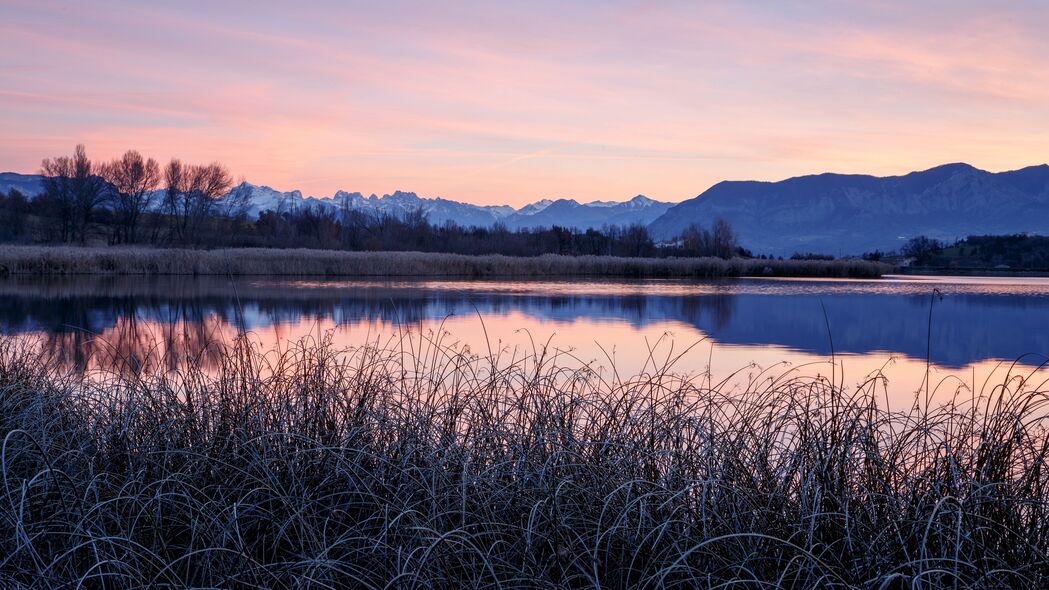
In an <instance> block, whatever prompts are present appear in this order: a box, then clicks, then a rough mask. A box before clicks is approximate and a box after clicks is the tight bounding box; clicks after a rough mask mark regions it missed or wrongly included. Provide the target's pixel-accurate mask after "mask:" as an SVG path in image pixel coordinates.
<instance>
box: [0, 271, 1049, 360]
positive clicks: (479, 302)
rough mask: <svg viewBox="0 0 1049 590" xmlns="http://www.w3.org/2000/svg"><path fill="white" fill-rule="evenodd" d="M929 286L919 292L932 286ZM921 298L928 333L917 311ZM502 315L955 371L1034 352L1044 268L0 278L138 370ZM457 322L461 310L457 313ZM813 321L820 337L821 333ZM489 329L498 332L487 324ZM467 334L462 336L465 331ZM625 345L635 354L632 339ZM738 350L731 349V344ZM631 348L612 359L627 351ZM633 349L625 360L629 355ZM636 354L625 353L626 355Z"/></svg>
mask: <svg viewBox="0 0 1049 590" xmlns="http://www.w3.org/2000/svg"><path fill="white" fill-rule="evenodd" d="M934 288H936V289H937V290H938V292H940V293H942V297H937V298H935V301H934V297H933V289H934ZM930 305H931V306H933V307H932V322H931V341H930V339H929V334H930V332H929V330H930V323H929V311H930ZM478 317H480V318H481V321H484V322H487V323H500V322H498V321H497V320H498V319H499V318H502V319H506V318H509V317H513V318H514V322H515V323H514V324H513V325H510V326H505V330H506V331H509V332H512V331H513V330H514V329H517V328H527V329H529V330H531V331H532V332H536V335H537V336H538V337H540V339H543V338H545V336H544V335H543V332H551V331H561V332H562V333H565V332H570V333H572V334H571V335H570V338H569V340H572V339H573V338H574V339H575V340H576V341H587V342H592V341H594V340H598V341H600V340H599V338H601V337H602V333H601V332H602V330H603V329H604V327H607V326H612V325H617V326H620V332H621V333H623V332H624V331H625V332H626V333H634V334H637V335H638V337H639V338H640V336H641V335H643V334H645V333H650V332H652V331H653V330H657V331H673V332H674V336H675V337H676V338H680V339H684V340H688V341H696V340H700V339H703V338H709V339H710V340H711V341H712V342H715V343H717V344H718V345H719V346H722V347H728V348H735V349H737V350H736V352H739V353H748V354H749V355H750V357H751V358H750V359H749V360H752V361H757V362H762V361H766V364H768V363H773V362H776V361H778V360H779V359H780V357H782V355H783V352H784V351H789V352H795V353H803V354H807V355H816V356H828V355H830V354H831V352H832V346H833V351H834V352H836V353H838V354H845V355H850V354H851V355H858V356H865V355H866V356H871V357H872V358H873V357H874V356H878V357H879V358H883V357H886V356H894V357H899V358H903V359H910V360H924V358H925V356H926V354H927V351H929V350H931V355H932V361H933V362H934V363H935V364H937V365H938V366H940V367H943V368H947V369H958V368H962V367H967V366H970V365H972V364H974V363H980V362H984V361H988V360H992V359H1005V360H1013V359H1016V358H1019V357H1022V356H1023V355H1029V354H1033V356H1028V357H1025V362H1027V363H1028V364H1031V365H1037V364H1038V363H1040V362H1041V361H1042V358H1043V357H1041V356H1039V355H1043V354H1045V353H1047V352H1049V282H1047V281H1044V280H1012V281H1008V280H1006V281H1003V280H991V281H975V280H961V281H947V280H942V279H941V280H884V281H783V280H779V281H777V280H743V281H732V282H698V283H697V282H682V281H645V282H617V281H584V282H578V281H576V282H572V281H557V282H497V281H458V282H457V281H421V282H420V281H414V282H375V281H337V282H336V281H332V282H328V281H284V280H272V279H265V280H263V279H249V280H245V279H238V280H236V281H230V280H228V279H227V280H224V279H216V278H198V279H192V278H186V277H151V278H140V277H131V278H127V277H125V278H117V277H83V278H65V279H26V278H10V279H6V280H3V281H0V330H2V331H3V332H4V333H7V334H31V335H34V336H36V337H39V338H40V339H41V341H42V342H43V343H44V344H45V345H46V347H47V348H48V349H50V350H51V351H53V352H54V353H55V354H56V355H58V356H59V357H60V358H62V359H63V360H64V361H65V362H67V363H69V364H70V365H72V366H75V367H77V368H79V369H87V368H90V367H92V366H101V365H106V364H108V365H111V368H113V367H116V368H121V369H124V368H126V369H131V370H140V369H143V368H162V367H164V368H174V367H177V366H178V365H179V364H180V363H185V362H198V363H201V364H204V365H213V364H215V363H217V362H218V360H219V358H220V355H221V351H222V343H224V342H228V341H229V340H230V339H231V338H232V337H234V336H235V335H237V334H242V333H245V332H255V333H259V334H264V335H265V337H266V338H269V339H271V340H273V341H274V342H279V341H280V340H282V339H289V338H293V337H295V336H298V335H302V334H303V333H315V332H317V331H323V330H327V329H333V328H334V329H336V330H338V331H340V332H341V333H342V334H343V336H344V338H343V339H344V341H345V342H346V343H348V344H351V345H352V344H360V343H361V342H362V341H363V340H364V338H366V337H369V336H370V337H374V336H376V335H377V334H379V333H382V332H390V331H395V330H398V329H403V328H406V327H408V328H410V327H420V328H421V327H426V326H431V327H432V325H434V324H437V323H440V322H442V321H443V320H445V319H446V318H459V319H460V320H461V321H460V322H459V323H458V324H457V328H458V329H459V330H464V329H469V328H468V321H475V320H476V319H477V318H478ZM466 320H468V321H466ZM828 325H829V327H830V333H829V334H828ZM489 336H490V337H491V338H498V339H501V340H505V339H509V336H508V334H506V333H505V332H500V333H496V334H489ZM467 339H469V338H467ZM636 348H637V350H638V351H637V352H631V351H630V350H629V349H628V348H626V347H625V346H624V348H621V349H620V350H619V352H620V353H621V354H622V355H623V356H625V357H630V356H631V355H642V354H643V353H642V352H641V351H642V350H643V347H636ZM733 356H734V357H737V356H738V357H740V358H745V357H746V354H742V355H733ZM630 360H631V359H629V358H628V359H627V361H628V362H629V361H630ZM635 360H636V359H635ZM635 364H636V363H635Z"/></svg>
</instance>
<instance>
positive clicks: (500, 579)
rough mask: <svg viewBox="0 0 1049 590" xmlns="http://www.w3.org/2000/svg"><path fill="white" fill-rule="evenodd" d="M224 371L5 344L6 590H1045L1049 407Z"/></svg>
mask: <svg viewBox="0 0 1049 590" xmlns="http://www.w3.org/2000/svg"><path fill="white" fill-rule="evenodd" d="M223 358H224V360H223V364H222V366H221V368H220V369H218V370H216V371H214V372H208V373H205V372H202V371H200V370H197V369H194V368H192V367H189V368H186V369H184V370H182V371H180V372H177V373H165V374H152V375H139V376H135V375H129V374H123V375H112V374H110V375H94V376H92V377H90V378H85V377H83V376H77V375H74V374H70V373H67V372H65V371H63V370H62V369H61V368H60V367H59V366H58V365H56V364H54V363H50V362H48V361H47V360H46V358H42V356H41V353H40V351H39V350H37V349H34V348H33V347H32V346H30V345H28V344H25V343H24V342H23V341H18V340H11V339H8V340H3V341H2V342H0V435H2V445H0V474H2V482H0V587H2V588H60V587H61V588H75V587H87V588H145V587H150V588H153V587H172V588H175V587H178V588H182V587H222V588H255V587H266V588H394V587H396V588H416V587H428V588H459V587H485V588H489V587H491V588H527V587H571V588H576V587H604V588H624V587H639V588H667V587H681V588H691V587H712V588H713V587H717V588H729V587H756V588H816V587H827V588H831V587H833V588H846V587H858V588H941V587H944V588H947V587H949V588H961V587H980V588H1016V587H1027V588H1039V587H1046V584H1047V583H1049V561H1047V558H1049V554H1047V551H1049V435H1047V431H1046V425H1047V421H1046V415H1047V414H1046V401H1047V400H1046V396H1045V395H1044V394H1043V393H1040V392H1039V391H1038V385H1039V384H1033V383H1030V382H1028V381H1027V380H1025V379H1023V378H1021V377H1017V378H1015V379H1011V380H1009V381H1006V382H1004V383H1001V384H999V385H998V386H996V387H990V388H988V389H987V390H986V391H984V392H982V393H981V394H979V395H977V394H972V395H971V397H970V396H966V395H959V396H956V397H955V399H954V400H953V402H951V403H948V404H944V405H937V406H934V407H927V406H925V405H924V403H916V405H915V407H914V409H912V410H911V411H908V412H891V411H889V410H887V409H885V407H884V406H883V405H881V404H879V401H878V400H879V399H881V397H880V396H881V395H882V394H883V393H884V392H883V391H882V389H883V386H884V384H883V383H882V381H881V379H879V378H877V377H875V378H872V379H871V380H869V381H868V382H866V383H865V384H863V385H861V386H859V387H856V388H845V387H842V386H840V385H836V384H834V383H831V382H830V381H827V380H825V379H819V378H801V377H797V376H792V375H791V374H785V375H781V376H778V377H774V378H768V379H763V380H755V381H753V382H751V385H750V386H748V387H746V388H744V389H743V390H731V391H730V390H729V389H728V388H727V387H726V386H724V385H718V384H717V383H711V382H710V379H709V378H707V377H705V376H703V375H699V376H691V377H690V376H683V375H678V374H675V372H674V370H673V365H672V364H671V363H668V364H667V365H663V366H652V365H651V364H650V365H649V366H648V368H647V370H646V371H644V372H643V373H642V374H639V375H636V376H633V377H630V378H625V377H623V378H618V377H616V378H611V377H605V376H604V375H607V373H598V372H595V371H594V370H593V369H592V368H591V367H590V366H588V365H586V364H582V363H579V362H577V361H575V360H573V359H571V358H570V357H568V356H565V355H563V354H561V355H559V354H554V353H550V352H548V351H545V350H543V349H538V350H536V351H535V352H534V353H529V354H527V355H523V356H522V355H519V354H516V353H509V352H506V351H503V352H501V353H500V352H499V351H494V352H492V353H490V354H489V353H488V351H485V353H484V354H482V355H481V356H479V357H478V356H473V355H471V354H470V353H469V352H468V351H466V350H463V349H460V348H457V347H456V346H450V345H446V344H444V343H442V342H441V341H439V340H436V341H435V340H422V339H418V340H409V341H404V340H402V341H398V342H391V343H389V344H384V345H378V344H377V345H374V346H369V347H365V348H361V349H356V350H352V351H339V350H335V349H334V348H332V346H331V345H330V344H329V343H327V342H324V341H321V342H306V341H304V342H301V343H299V344H298V345H296V346H293V347H291V348H290V349H288V350H284V351H271V352H264V351H261V350H258V349H257V348H256V347H254V346H253V345H251V344H250V343H249V342H247V341H239V342H237V343H235V345H233V346H232V348H230V350H229V351H228V354H226V355H224V357H223Z"/></svg>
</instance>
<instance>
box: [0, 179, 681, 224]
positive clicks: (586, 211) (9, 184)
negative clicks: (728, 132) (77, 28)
mask: <svg viewBox="0 0 1049 590" xmlns="http://www.w3.org/2000/svg"><path fill="white" fill-rule="evenodd" d="M11 189H18V190H19V191H21V192H22V193H23V194H25V195H26V196H29V197H33V196H36V195H37V194H39V193H41V192H43V186H42V182H41V177H40V176H39V175H37V174H18V173H15V172H2V173H0V192H3V193H7V192H9V191H10V190H11ZM244 191H246V192H247V193H248V195H247V210H248V215H249V216H250V217H253V218H255V217H258V216H259V214H260V213H262V212H263V211H266V210H272V211H290V210H297V209H302V208H304V207H316V208H321V209H328V210H341V209H342V207H344V206H345V207H348V208H350V209H354V210H359V211H365V212H368V213H373V214H391V215H398V216H400V215H404V214H406V213H409V212H413V211H421V212H422V213H423V214H425V215H426V218H427V219H428V220H429V221H430V223H433V224H435V225H443V224H445V223H448V222H454V223H456V224H458V225H461V226H466V227H489V226H493V225H495V224H496V223H503V224H505V225H506V226H507V227H509V228H510V229H519V228H535V227H549V226H552V225H560V226H564V227H573V228H578V229H587V228H591V227H593V228H600V227H602V226H605V225H631V224H635V223H639V224H642V225H648V223H650V222H651V221H652V220H654V219H655V218H657V217H659V216H660V215H662V214H663V213H664V212H665V211H666V210H667V209H669V208H670V207H672V206H673V203H663V202H659V201H654V200H652V199H649V198H648V197H644V196H641V195H638V196H636V197H634V198H633V199H630V200H629V201H625V202H615V201H593V202H590V203H579V202H577V201H575V200H572V199H558V200H556V201H554V200H549V199H544V200H542V201H537V202H535V203H530V204H528V205H525V206H523V207H521V208H520V209H514V208H513V207H510V206H509V205H473V204H470V203H461V202H458V201H451V200H448V199H443V198H440V197H437V198H427V197H420V196H419V195H417V194H415V193H413V192H405V191H395V192H393V193H392V194H387V195H383V196H381V197H380V196H377V195H369V196H364V195H363V194H361V193H359V192H347V191H338V192H336V193H335V194H334V195H332V196H331V197H306V196H303V194H302V191H298V190H293V191H286V192H282V191H278V190H276V189H273V188H271V187H268V186H261V185H255V184H251V183H249V182H243V183H241V184H239V185H237V186H235V187H233V189H231V191H230V192H231V193H234V192H244Z"/></svg>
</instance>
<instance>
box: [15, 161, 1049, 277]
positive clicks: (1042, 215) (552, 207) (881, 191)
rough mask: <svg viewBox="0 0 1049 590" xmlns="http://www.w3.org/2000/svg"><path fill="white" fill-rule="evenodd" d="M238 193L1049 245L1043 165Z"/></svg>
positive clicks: (875, 243)
mask: <svg viewBox="0 0 1049 590" xmlns="http://www.w3.org/2000/svg"><path fill="white" fill-rule="evenodd" d="M11 188H17V189H18V190H20V191H22V192H23V193H25V194H27V195H35V194H37V193H39V192H40V177H39V176H37V175H31V174H28V175H27V174H16V173H10V172H8V173H0V192H7V191H9V190H10V189H11ZM233 190H234V191H248V192H249V197H248V203H249V214H250V215H252V216H257V215H258V214H259V213H260V212H261V211H264V210H266V209H272V210H282V209H283V210H291V209H297V208H302V207H320V208H335V209H339V208H342V207H344V206H345V207H349V208H352V209H357V210H362V211H368V212H373V213H389V214H395V215H401V214H404V213H407V212H410V211H421V212H422V213H424V214H425V215H426V216H427V219H428V220H429V221H430V222H431V223H434V224H438V225H439V224H443V223H446V222H449V221H451V222H455V223H458V224H460V225H463V226H491V225H494V224H496V223H502V224H504V225H506V226H507V227H509V228H511V229H518V228H535V227H549V226H551V225H561V226H566V227H574V228H579V229H585V228H589V227H594V228H600V227H602V226H605V225H629V224H634V223H639V224H643V225H646V226H647V227H648V228H649V231H650V232H651V234H652V235H653V237H655V238H656V239H659V240H670V239H673V238H674V237H675V236H678V235H680V234H681V232H682V231H683V230H684V229H686V228H687V227H688V226H689V225H691V224H697V225H699V226H701V227H709V226H710V225H711V223H712V222H713V220H714V219H716V218H717V217H723V218H725V219H726V220H727V221H728V222H729V223H730V224H731V225H732V227H733V228H734V229H735V231H736V233H737V235H738V236H739V241H740V243H741V244H742V245H743V246H745V247H747V248H748V249H750V250H752V251H753V252H755V253H765V254H774V255H783V256H787V255H790V254H792V253H794V252H819V253H827V254H836V255H844V254H859V253H862V252H867V251H872V250H875V249H880V250H886V251H888V250H895V249H897V248H899V246H901V245H902V244H903V242H904V241H906V240H907V239H909V238H912V237H915V236H920V235H925V236H929V237H933V238H937V239H942V240H953V239H955V238H961V237H965V236H968V235H973V234H1013V233H1025V232H1028V233H1036V234H1044V235H1049V166H1047V165H1044V164H1043V165H1040V166H1031V167H1028V168H1022V169H1019V170H1012V171H1008V172H998V173H993V172H987V171H985V170H980V169H978V168H975V167H973V166H970V165H968V164H946V165H943V166H937V167H935V168H931V169H929V170H923V171H919V172H912V173H910V174H905V175H901V176H887V177H877V176H870V175H862V174H833V173H827V174H817V175H810V176H799V177H795V178H789V179H787V180H782V181H778V182H757V181H724V182H720V183H718V184H715V185H714V186H712V187H710V188H709V189H707V190H706V191H704V192H703V193H701V194H699V195H698V196H696V197H694V198H692V199H688V200H686V201H682V202H681V203H678V204H676V205H675V204H672V203H665V202H660V201H654V200H652V199H649V198H647V197H644V196H641V195H638V196H636V197H634V198H633V199H630V200H628V201H624V202H614V201H592V202H588V203H580V202H577V201H575V200H572V199H558V200H549V199H547V200H542V201H537V202H535V203H531V204H528V205H525V206H523V207H521V208H518V209H514V208H513V207H510V206H506V205H473V204H469V203H461V202H458V201H451V200H448V199H442V198H426V197H420V196H418V195H417V194H415V193H411V192H402V191H397V192H394V193H392V194H387V195H383V196H381V197H380V196H376V195H370V196H367V197H366V196H364V195H363V194H361V193H357V192H354V193H350V192H345V191H339V192H337V193H335V194H334V195H333V196H331V197H323V198H318V197H305V196H303V195H302V193H301V192H300V191H289V192H281V191H277V190H275V189H272V188H270V187H266V186H257V185H253V184H249V183H243V184H241V185H238V186H237V187H235V188H234V189H233Z"/></svg>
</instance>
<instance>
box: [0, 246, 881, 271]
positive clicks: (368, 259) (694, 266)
mask: <svg viewBox="0 0 1049 590" xmlns="http://www.w3.org/2000/svg"><path fill="white" fill-rule="evenodd" d="M891 270H892V266H890V265H888V264H884V263H880V262H875V261H868V260H774V259H760V258H730V259H722V258H717V257H700V258H641V257H638V258H628V257H616V256H562V255H555V254H546V255H543V256H529V257H513V256H502V255H498V254H493V255H481V256H469V255H461V254H447V253H438V252H344V251H337V250H308V249H265V248H231V249H216V250H191V249H169V248H143V247H120V248H106V247H94V248H92V247H84V248H78V247H70V246H14V245H3V246H0V276H2V275H92V274H95V275H97V274H102V275H105V274H109V275H219V276H222V275H268V276H325V277H376V276H379V277H441V276H444V277H472V278H483V277H578V276H590V277H594V276H601V277H636V278H722V277H724V278H729V277H762V276H766V277H829V278H878V277H880V276H882V275H883V274H887V273H888V272H889V271H891Z"/></svg>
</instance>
